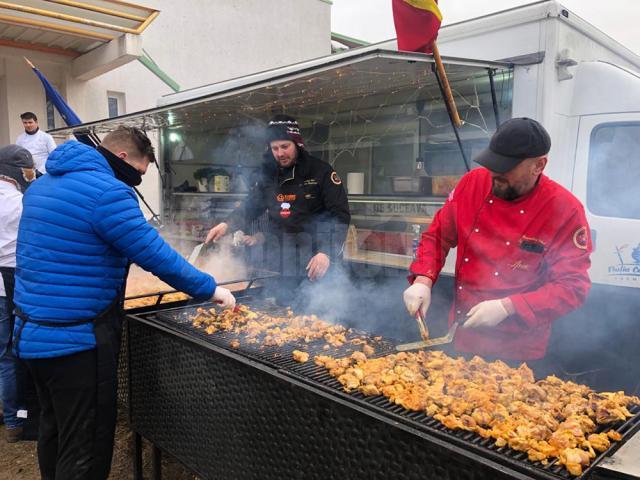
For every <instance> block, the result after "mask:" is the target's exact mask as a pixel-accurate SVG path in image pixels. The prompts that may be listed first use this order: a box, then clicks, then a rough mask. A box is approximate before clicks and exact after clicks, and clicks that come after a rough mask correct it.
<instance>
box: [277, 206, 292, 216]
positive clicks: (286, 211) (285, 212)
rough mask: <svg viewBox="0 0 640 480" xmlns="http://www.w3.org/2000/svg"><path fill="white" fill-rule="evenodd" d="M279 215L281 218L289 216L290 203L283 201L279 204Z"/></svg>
mask: <svg viewBox="0 0 640 480" xmlns="http://www.w3.org/2000/svg"><path fill="white" fill-rule="evenodd" d="M280 216H281V217H282V218H289V217H290V216H291V204H290V203H287V202H283V203H281V204H280Z"/></svg>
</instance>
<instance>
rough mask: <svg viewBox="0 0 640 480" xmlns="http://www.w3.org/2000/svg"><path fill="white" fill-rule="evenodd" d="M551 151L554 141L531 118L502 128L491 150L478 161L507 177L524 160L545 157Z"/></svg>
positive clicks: (503, 125)
mask: <svg viewBox="0 0 640 480" xmlns="http://www.w3.org/2000/svg"><path fill="white" fill-rule="evenodd" d="M550 149H551V137H550V136H549V134H548V133H547V131H546V130H545V129H544V127H543V126H542V125H540V123H538V122H536V121H535V120H532V119H531V118H512V119H511V120H507V121H506V122H504V123H503V124H502V125H500V127H498V130H497V131H496V133H494V134H493V137H491V143H489V148H486V149H484V150H483V151H482V152H480V154H479V155H478V156H477V157H476V158H475V159H474V161H475V162H476V163H479V164H480V165H482V166H483V167H486V168H488V169H489V170H491V171H492V172H497V173H507V172H508V171H510V170H513V169H514V168H515V167H517V166H518V164H520V162H522V161H523V160H524V159H526V158H535V157H541V156H542V155H546V154H547V153H549V150H550Z"/></svg>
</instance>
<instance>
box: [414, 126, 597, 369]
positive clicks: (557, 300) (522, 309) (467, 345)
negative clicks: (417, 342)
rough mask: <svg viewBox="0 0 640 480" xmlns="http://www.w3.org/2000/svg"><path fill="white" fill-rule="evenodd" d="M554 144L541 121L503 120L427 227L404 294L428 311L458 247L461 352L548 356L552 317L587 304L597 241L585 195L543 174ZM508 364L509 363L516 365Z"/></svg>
mask: <svg viewBox="0 0 640 480" xmlns="http://www.w3.org/2000/svg"><path fill="white" fill-rule="evenodd" d="M550 148H551V139H550V137H549V134H548V133H547V131H546V130H545V129H544V127H543V126H542V125H540V124H539V123H538V122H536V121H535V120H531V119H529V118H514V119H511V120H509V121H507V122H505V123H503V124H502V125H501V126H500V127H499V128H498V130H497V131H496V133H495V134H494V135H493V137H492V138H491V142H490V145H489V148H488V149H486V150H484V151H483V152H481V153H480V155H479V156H478V158H476V159H475V161H476V162H477V163H479V164H480V165H482V166H483V167H484V168H478V169H474V170H472V171H471V172H469V173H467V174H466V175H464V176H463V177H462V178H461V179H460V182H459V183H458V185H457V186H456V188H455V190H454V191H453V192H451V194H450V195H449V198H448V199H447V201H446V202H445V204H444V206H443V207H442V208H441V209H440V210H439V211H438V213H437V214H436V215H435V217H434V220H433V223H432V224H431V226H430V227H429V229H428V230H427V231H426V232H424V233H423V235H422V239H421V242H420V245H419V247H418V250H417V256H416V260H415V261H414V262H413V263H412V265H411V267H410V272H411V275H410V277H409V278H410V281H411V283H412V285H411V286H410V287H409V288H408V289H407V290H405V292H404V302H405V305H406V306H407V309H408V310H409V313H410V314H411V315H415V314H416V311H417V310H418V309H420V310H421V311H422V313H423V315H424V314H425V313H426V312H427V309H428V308H429V304H430V301H431V288H432V286H433V284H434V283H435V282H436V281H437V279H438V275H439V273H440V270H441V269H442V266H443V265H444V262H445V258H446V256H447V253H448V252H449V249H451V248H453V247H457V258H456V267H455V289H456V291H455V296H454V303H453V306H452V309H451V314H450V317H449V325H451V324H452V323H453V322H459V324H460V325H461V328H459V329H458V331H457V333H456V337H455V343H454V345H455V349H456V351H458V352H462V353H469V354H478V355H481V356H484V357H487V358H500V359H503V360H506V361H509V360H512V361H524V360H527V361H529V362H530V361H531V360H537V359H541V358H543V357H544V356H545V354H546V349H547V344H548V341H549V335H550V333H551V324H552V322H553V321H554V320H555V319H556V318H558V317H561V316H562V315H565V314H567V313H569V312H571V311H572V310H575V309H576V308H578V307H579V306H580V305H582V303H583V302H584V300H585V298H586V296H587V293H588V292H589V288H590V286H591V281H590V279H589V275H588V273H587V270H588V268H589V265H590V260H589V255H590V253H591V239H590V236H589V226H588V224H587V220H586V217H585V214H584V208H583V206H582V204H581V203H580V201H579V200H578V199H577V198H575V197H574V196H573V195H572V194H571V193H570V192H569V191H568V190H566V189H565V188H563V187H562V186H561V185H559V184H557V183H556V182H554V181H553V180H550V179H549V178H548V177H547V176H546V175H544V174H543V173H542V172H543V170H544V168H545V166H546V164H547V154H548V153H549V149H550ZM510 363H511V362H510Z"/></svg>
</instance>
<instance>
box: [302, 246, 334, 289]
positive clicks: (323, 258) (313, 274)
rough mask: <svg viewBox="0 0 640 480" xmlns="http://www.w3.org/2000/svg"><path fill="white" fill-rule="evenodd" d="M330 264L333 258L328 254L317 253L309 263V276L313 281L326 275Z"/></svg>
mask: <svg viewBox="0 0 640 480" xmlns="http://www.w3.org/2000/svg"><path fill="white" fill-rule="evenodd" d="M329 265H331V260H330V259H329V256H328V255H327V254H325V253H322V252H318V253H316V254H315V255H314V256H313V257H311V260H309V263H308V264H307V269H306V270H307V277H309V280H311V281H312V282H313V281H315V280H318V279H320V278H322V277H324V275H325V273H327V270H329Z"/></svg>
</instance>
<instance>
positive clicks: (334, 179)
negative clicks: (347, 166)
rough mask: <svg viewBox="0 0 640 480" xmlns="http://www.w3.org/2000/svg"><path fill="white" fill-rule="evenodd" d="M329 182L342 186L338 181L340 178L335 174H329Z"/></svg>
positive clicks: (340, 181)
mask: <svg viewBox="0 0 640 480" xmlns="http://www.w3.org/2000/svg"><path fill="white" fill-rule="evenodd" d="M331 181H332V182H333V183H335V184H336V185H342V180H340V177H339V176H338V174H337V173H336V172H331Z"/></svg>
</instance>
